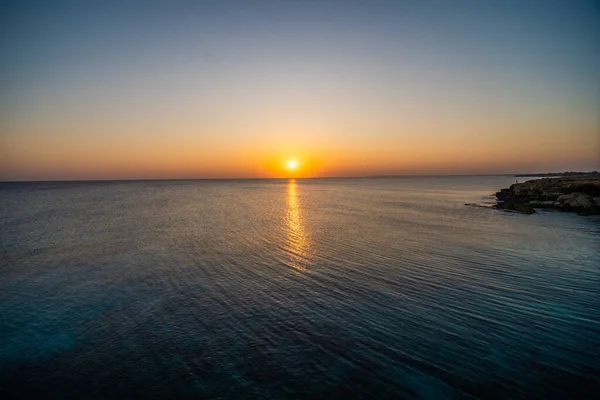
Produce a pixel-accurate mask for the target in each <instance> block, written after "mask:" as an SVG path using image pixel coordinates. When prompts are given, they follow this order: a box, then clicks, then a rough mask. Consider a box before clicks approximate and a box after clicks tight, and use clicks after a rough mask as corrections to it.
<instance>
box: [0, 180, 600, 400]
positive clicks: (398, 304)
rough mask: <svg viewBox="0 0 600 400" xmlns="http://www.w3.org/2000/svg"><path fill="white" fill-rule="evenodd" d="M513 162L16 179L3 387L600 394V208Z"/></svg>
mask: <svg viewBox="0 0 600 400" xmlns="http://www.w3.org/2000/svg"><path fill="white" fill-rule="evenodd" d="M514 179H515V178H512V177H498V176H496V177H489V176H488V177H443V178H432V177H428V178H397V179H391V178H386V179H323V180H296V181H288V180H280V181H277V180H256V181H252V180H243V181H154V182H148V181H146V182H102V183H36V184H33V183H32V184H0V217H1V219H0V235H1V237H0V239H1V240H0V397H1V398H3V399H8V398H43V397H56V398H111V399H112V398H123V397H128V398H172V397H196V398H207V399H229V398H240V399H246V398H248V399H250V398H257V399H280V398H290V399H299V398H321V397H326V398H343V399H349V398H364V399H383V398H432V399H437V398H465V397H466V398H469V397H472V398H507V399H518V398H522V399H528V398H555V397H562V398H564V397H573V398H584V397H587V396H590V395H592V396H595V395H598V391H600V253H599V249H600V235H599V234H600V219H599V218H598V217H580V216H577V215H574V214H565V213H557V212H540V213H537V214H534V215H520V214H510V213H505V212H502V211H497V210H491V209H485V208H477V207H468V206H465V205H464V203H467V202H485V201H490V200H491V198H490V197H489V196H490V194H492V193H493V192H495V191H496V190H498V189H500V188H502V187H507V186H508V185H509V184H510V183H512V182H513V181H514ZM589 398H591V397H589Z"/></svg>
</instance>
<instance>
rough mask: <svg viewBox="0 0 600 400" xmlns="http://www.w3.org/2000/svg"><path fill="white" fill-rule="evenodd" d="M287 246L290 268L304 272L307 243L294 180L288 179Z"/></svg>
mask: <svg viewBox="0 0 600 400" xmlns="http://www.w3.org/2000/svg"><path fill="white" fill-rule="evenodd" d="M286 225H287V244H288V251H289V253H290V254H291V256H292V260H291V261H292V267H293V268H294V269H296V270H297V271H301V272H306V271H307V269H306V267H305V266H304V264H305V263H306V259H307V255H308V251H309V245H310V244H309V241H308V239H307V236H306V232H305V230H304V224H303V221H302V209H301V207H300V199H299V197H298V188H297V184H296V180H295V179H290V180H289V182H288V188H287V215H286Z"/></svg>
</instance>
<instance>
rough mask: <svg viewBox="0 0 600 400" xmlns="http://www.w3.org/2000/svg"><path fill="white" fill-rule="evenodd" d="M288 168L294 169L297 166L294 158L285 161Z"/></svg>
mask: <svg viewBox="0 0 600 400" xmlns="http://www.w3.org/2000/svg"><path fill="white" fill-rule="evenodd" d="M287 167H288V169H296V168H297V167H298V162H297V161H296V160H290V161H288V163H287Z"/></svg>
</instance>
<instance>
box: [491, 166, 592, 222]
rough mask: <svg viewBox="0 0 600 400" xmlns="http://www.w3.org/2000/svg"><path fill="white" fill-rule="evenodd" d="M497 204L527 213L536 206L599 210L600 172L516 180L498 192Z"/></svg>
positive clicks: (584, 212) (587, 212) (581, 211)
mask: <svg viewBox="0 0 600 400" xmlns="http://www.w3.org/2000/svg"><path fill="white" fill-rule="evenodd" d="M496 198H497V199H498V200H497V205H496V207H497V208H500V209H504V210H514V211H520V212H525V213H528V214H530V213H532V212H534V209H535V208H552V209H556V210H559V211H574V212H577V213H578V214H580V215H593V214H600V201H599V200H600V176H598V174H590V175H584V176H575V177H561V178H543V179H535V180H531V181H527V182H523V183H515V184H513V185H511V186H510V188H508V189H502V190H500V191H499V192H497V193H496Z"/></svg>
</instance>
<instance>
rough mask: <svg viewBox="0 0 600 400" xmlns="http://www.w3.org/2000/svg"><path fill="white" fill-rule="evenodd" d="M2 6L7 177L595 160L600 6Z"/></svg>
mask: <svg viewBox="0 0 600 400" xmlns="http://www.w3.org/2000/svg"><path fill="white" fill-rule="evenodd" d="M0 4H1V11H0V18H1V20H0V26H1V27H0V30H1V33H2V34H1V39H0V40H1V47H0V51H1V58H0V63H1V64H0V68H1V70H0V71H1V72H0V89H1V90H0V180H60V179H138V178H142V179H146V178H219V177H272V176H286V174H288V173H289V172H288V171H286V170H285V164H286V163H287V161H289V160H291V159H294V160H297V162H298V171H297V172H295V174H297V175H298V176H364V175H373V174H478V173H518V172H546V171H563V170H594V169H599V154H600V138H599V133H598V132H599V128H600V126H599V124H600V73H599V71H600V26H599V24H600V5H599V4H600V3H599V2H597V1H575V0H566V1H552V0H539V1H527V0H514V1H513V0H497V1H484V0H478V1H476V0H469V1H467V0H464V1H461V0H458V1H451V0H447V1H446V0H444V1H401V0H397V1H377V0H365V1H353V0H345V1H342V0H340V1H334V0H322V1H318V0H305V1H300V0H296V1H294V0H292V1H252V0H247V1H228V0H218V1H152V0H150V1H135V2H134V1H126V0H121V1H69V2H65V1H39V2H31V1H18V2H17V1H15V2H4V1H2V2H0Z"/></svg>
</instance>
